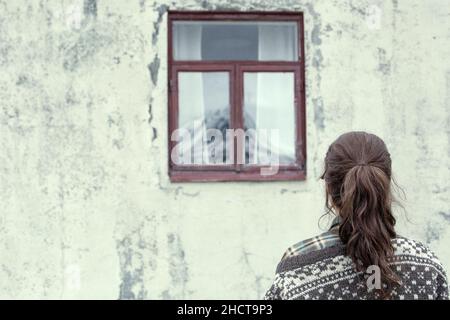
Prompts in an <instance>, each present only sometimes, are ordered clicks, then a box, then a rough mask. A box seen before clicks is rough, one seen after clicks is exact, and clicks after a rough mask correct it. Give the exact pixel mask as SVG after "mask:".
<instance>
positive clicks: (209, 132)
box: [178, 72, 231, 165]
mask: <svg viewBox="0 0 450 320" xmlns="http://www.w3.org/2000/svg"><path fill="white" fill-rule="evenodd" d="M229 92H230V89H229V74H228V72H179V73H178V127H179V128H181V129H186V131H185V132H189V139H187V140H186V141H183V144H182V145H181V149H179V150H183V151H184V158H183V159H182V160H184V161H183V164H204V165H208V164H211V165H214V164H225V162H226V161H227V159H228V158H227V154H226V149H225V148H226V143H225V142H226V141H225V140H226V130H227V129H228V128H229V127H230V93H229ZM189 153H190V154H189ZM230 156H231V155H230ZM181 158H182V157H181Z"/></svg>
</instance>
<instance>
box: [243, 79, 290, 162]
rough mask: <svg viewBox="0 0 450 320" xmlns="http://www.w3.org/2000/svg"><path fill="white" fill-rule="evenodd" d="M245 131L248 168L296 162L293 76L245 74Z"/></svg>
mask: <svg viewBox="0 0 450 320" xmlns="http://www.w3.org/2000/svg"><path fill="white" fill-rule="evenodd" d="M244 127H245V130H246V132H249V133H251V134H248V136H249V139H248V143H246V145H245V155H246V163H247V164H266V163H269V162H271V163H274V161H275V160H277V159H278V161H279V163H280V164H290V163H294V162H295V103H294V73H292V72H245V73H244ZM249 129H253V130H249Z"/></svg>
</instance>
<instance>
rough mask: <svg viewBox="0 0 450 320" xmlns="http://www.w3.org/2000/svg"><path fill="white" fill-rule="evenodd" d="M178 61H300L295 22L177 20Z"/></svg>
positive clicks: (174, 27)
mask: <svg viewBox="0 0 450 320" xmlns="http://www.w3.org/2000/svg"><path fill="white" fill-rule="evenodd" d="M173 54H174V59H175V60H258V61H264V60H266V61H296V60H298V44H297V24H296V23H295V22H291V21H286V22H283V21H276V22H275V21H274V22H267V21H264V22H256V21H175V22H174V23H173Z"/></svg>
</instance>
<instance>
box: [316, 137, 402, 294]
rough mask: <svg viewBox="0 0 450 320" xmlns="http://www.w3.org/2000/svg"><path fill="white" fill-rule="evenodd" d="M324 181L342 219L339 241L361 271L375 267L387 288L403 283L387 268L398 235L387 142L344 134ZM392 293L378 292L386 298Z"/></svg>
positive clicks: (334, 149)
mask: <svg viewBox="0 0 450 320" xmlns="http://www.w3.org/2000/svg"><path fill="white" fill-rule="evenodd" d="M322 178H323V179H324V180H325V183H326V193H327V200H326V201H327V202H326V204H327V207H328V208H329V209H330V210H334V211H336V213H337V214H339V216H340V218H341V224H340V227H339V236H340V238H341V240H342V242H343V243H344V244H345V246H346V254H347V255H348V256H350V257H351V258H352V260H353V262H354V263H355V265H356V268H357V269H358V271H365V270H366V269H367V268H368V267H369V266H371V265H376V266H378V267H379V269H380V273H381V281H382V283H383V284H385V285H387V286H388V288H392V286H393V285H395V284H398V283H399V280H398V277H397V276H396V274H395V273H394V272H393V270H392V269H391V268H390V266H389V263H388V258H389V257H390V256H392V255H393V252H394V249H393V247H392V244H391V239H392V238H394V237H395V236H396V234H395V230H394V225H395V218H394V216H393V215H392V210H391V203H392V196H391V157H390V154H389V152H388V150H387V148H386V145H385V144H384V142H383V140H381V139H380V138H379V137H377V136H376V135H373V134H369V133H366V132H349V133H345V134H343V135H341V136H340V137H339V138H338V139H337V140H336V141H335V142H333V143H332V144H331V146H330V147H329V149H328V152H327V155H326V157H325V171H324V173H323V175H322ZM388 290H389V289H388ZM388 290H385V289H383V288H381V290H379V291H380V292H381V293H382V295H383V296H386V294H387V292H388Z"/></svg>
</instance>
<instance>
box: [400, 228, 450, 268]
mask: <svg viewBox="0 0 450 320" xmlns="http://www.w3.org/2000/svg"><path fill="white" fill-rule="evenodd" d="M392 246H393V247H394V253H395V256H397V257H404V259H406V260H409V261H415V262H416V263H430V264H431V265H432V266H434V267H435V268H436V269H437V270H438V271H439V272H441V273H443V274H445V269H444V267H443V265H442V263H441V261H440V260H439V258H438V257H437V255H436V254H435V253H434V252H433V251H432V250H431V249H430V248H429V247H428V246H427V245H425V244H423V243H422V242H420V241H417V240H413V239H410V238H406V237H402V236H398V237H396V238H395V239H393V240H392Z"/></svg>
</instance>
